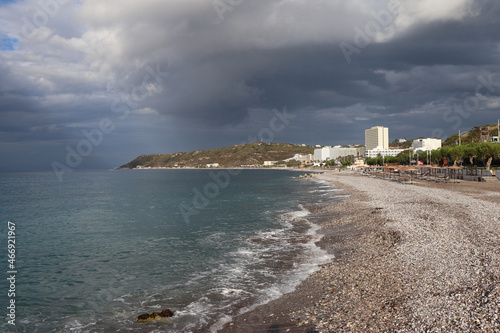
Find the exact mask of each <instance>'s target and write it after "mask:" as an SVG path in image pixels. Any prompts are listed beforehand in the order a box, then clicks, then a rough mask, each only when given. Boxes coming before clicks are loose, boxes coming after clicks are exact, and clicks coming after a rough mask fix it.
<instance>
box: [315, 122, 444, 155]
mask: <svg viewBox="0 0 500 333" xmlns="http://www.w3.org/2000/svg"><path fill="white" fill-rule="evenodd" d="M441 145H442V142H441V140H440V139H431V138H427V139H416V140H413V144H412V148H411V149H413V151H414V152H416V153H419V152H421V151H428V150H434V149H439V148H441ZM403 151H404V149H390V148H389V128H387V127H383V126H374V127H372V128H370V129H367V130H365V145H364V146H361V145H357V146H348V147H340V146H335V147H331V146H324V147H320V148H317V149H315V150H314V160H315V161H320V162H325V161H328V160H337V159H338V158H342V157H347V156H354V157H355V158H374V157H378V156H384V157H385V156H396V155H398V154H399V153H401V152H403Z"/></svg>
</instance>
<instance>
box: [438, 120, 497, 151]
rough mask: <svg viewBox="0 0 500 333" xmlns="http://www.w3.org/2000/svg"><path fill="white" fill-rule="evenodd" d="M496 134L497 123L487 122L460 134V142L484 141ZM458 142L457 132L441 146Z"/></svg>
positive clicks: (453, 144)
mask: <svg viewBox="0 0 500 333" xmlns="http://www.w3.org/2000/svg"><path fill="white" fill-rule="evenodd" d="M497 135H498V125H497V124H489V125H483V126H475V127H473V128H472V129H471V130H470V131H468V132H467V133H465V134H461V135H460V142H461V144H469V143H475V142H477V143H480V142H485V140H487V138H488V137H489V136H497ZM458 142H459V140H458V133H455V134H453V135H451V136H449V137H448V138H447V139H446V140H445V141H444V142H443V146H445V147H446V146H455V145H457V144H458Z"/></svg>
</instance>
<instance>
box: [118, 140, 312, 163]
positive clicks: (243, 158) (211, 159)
mask: <svg viewBox="0 0 500 333" xmlns="http://www.w3.org/2000/svg"><path fill="white" fill-rule="evenodd" d="M313 153H314V147H310V146H300V145H292V144H289V143H265V142H255V143H248V144H242V145H234V146H231V147H227V148H217V149H208V150H197V151H192V152H187V153H175V154H153V155H142V156H139V157H137V158H135V159H134V160H132V161H130V162H129V163H127V164H124V165H122V166H121V167H120V169H133V168H136V167H137V166H143V167H170V168H171V167H205V166H206V164H212V163H219V165H220V166H221V167H239V166H241V165H253V164H263V163H264V161H281V160H284V159H287V158H290V157H293V156H294V155H295V154H313Z"/></svg>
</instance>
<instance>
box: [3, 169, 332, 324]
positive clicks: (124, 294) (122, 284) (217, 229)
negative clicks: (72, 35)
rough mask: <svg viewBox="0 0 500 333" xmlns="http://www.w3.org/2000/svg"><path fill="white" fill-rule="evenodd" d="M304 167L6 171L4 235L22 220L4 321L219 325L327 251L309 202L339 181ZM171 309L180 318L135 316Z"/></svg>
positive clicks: (293, 279) (294, 279) (284, 286)
mask: <svg viewBox="0 0 500 333" xmlns="http://www.w3.org/2000/svg"><path fill="white" fill-rule="evenodd" d="M296 174H298V173H295V172H289V171H277V170H245V171H242V172H241V173H239V174H229V173H228V171H221V170H213V171H210V170H120V171H80V172H74V173H72V174H71V175H69V176H67V177H66V179H65V181H64V182H59V181H58V180H57V178H56V177H55V175H54V174H53V173H4V174H0V203H1V207H0V219H1V220H0V232H1V235H2V239H3V240H4V241H3V242H4V243H5V244H7V222H8V221H12V222H14V223H15V226H16V251H17V252H16V270H17V274H16V296H15V301H16V326H15V329H14V327H13V326H12V325H9V324H7V320H5V321H4V322H2V323H1V325H0V331H6V332H8V331H19V332H126V331H130V332H190V331H193V332H196V331H216V329H217V328H218V327H220V326H221V325H222V324H223V323H224V322H226V321H227V320H229V319H230V318H231V317H232V316H233V315H235V314H236V313H237V312H238V311H241V309H249V308H251V307H252V306H255V305H256V304H259V303H264V302H266V301H269V300H270V299H273V298H277V297H279V296H280V295H281V294H282V293H284V292H287V291H290V290H291V289H293V287H294V286H295V285H296V284H297V283H298V282H299V281H301V280H302V279H304V278H305V277H306V276H307V275H308V274H310V273H311V272H312V271H314V270H315V269H317V265H318V264H320V263H322V262H324V261H325V260H328V256H327V255H326V254H325V253H324V252H323V251H321V250H320V249H318V248H317V247H315V245H314V240H317V235H316V234H315V231H316V228H315V226H314V225H312V224H311V223H309V221H308V220H307V219H306V218H307V215H308V212H307V210H305V209H304V206H306V205H308V204H311V203H313V202H314V203H316V202H318V201H324V200H329V199H327V198H330V197H331V195H328V196H327V197H325V194H329V193H333V192H330V191H331V190H332V189H331V188H330V187H329V186H328V185H325V184H323V185H321V184H318V183H316V182H313V181H311V180H304V179H297V178H293V176H294V175H296ZM333 190H335V189H333ZM3 248H4V250H3V252H4V254H3V258H5V259H4V263H5V265H4V269H3V271H4V272H6V271H7V270H8V263H7V250H6V246H4V247H3ZM4 274H5V277H6V278H7V277H8V275H7V273H4ZM2 283H3V284H1V285H0V288H2V289H1V290H3V291H2V292H1V294H2V297H1V298H0V300H1V301H2V307H3V308H4V309H6V307H7V306H8V304H9V303H8V302H9V300H10V298H8V297H7V290H8V289H9V286H8V284H7V282H6V279H5V278H4V279H2ZM166 308H170V309H172V310H173V311H175V313H176V315H175V317H174V318H173V319H172V320H171V321H168V322H152V323H136V322H135V318H136V317H137V316H138V315H139V314H142V313H149V312H159V311H161V310H162V309H166Z"/></svg>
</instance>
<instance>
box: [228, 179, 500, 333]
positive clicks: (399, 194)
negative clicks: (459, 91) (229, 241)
mask: <svg viewBox="0 0 500 333" xmlns="http://www.w3.org/2000/svg"><path fill="white" fill-rule="evenodd" d="M315 177H316V178H318V179H322V180H327V181H332V182H333V183H334V184H335V185H336V186H337V187H339V188H343V189H344V190H345V192H347V193H350V194H352V196H351V197H350V198H349V200H348V201H346V202H341V203H335V204H331V205H328V206H322V207H312V208H311V210H312V211H313V214H314V215H316V216H318V217H319V216H321V217H322V218H318V220H317V221H315V222H316V223H318V224H319V225H320V226H321V227H322V231H323V233H324V237H323V239H322V240H321V242H320V245H321V246H322V247H323V248H325V249H327V250H328V251H329V252H331V253H333V254H335V257H336V259H335V260H333V261H332V262H331V263H329V264H327V265H324V266H323V267H322V269H321V270H320V271H318V272H316V273H314V274H312V275H311V276H310V277H309V278H308V279H307V280H305V281H304V282H303V283H302V284H301V285H300V286H299V287H298V288H297V290H296V291H295V292H293V293H290V294H287V295H284V296H283V297H282V298H281V299H279V300H276V301H274V302H271V303H269V304H266V305H264V306H261V307H259V308H257V309H256V310H255V311H252V312H251V313H247V314H244V315H242V316H240V317H237V318H235V320H234V321H233V323H232V325H228V326H227V327H226V329H227V330H225V331H227V332H231V331H234V332H261V331H262V332H268V331H269V330H270V329H274V331H276V332H278V331H279V332H367V331H370V332H500V186H498V187H495V185H493V186H492V185H489V187H488V188H487V189H488V190H485V187H484V185H483V184H478V183H463V184H459V185H453V186H446V185H443V184H440V185H437V184H436V185H434V184H432V183H428V182H423V183H419V184H417V185H403V184H400V183H396V182H390V181H387V180H381V179H374V178H369V177H363V176H359V175H354V174H343V173H336V172H326V173H324V174H321V175H316V176H315ZM481 186H483V187H481ZM497 188H498V189H497Z"/></svg>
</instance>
